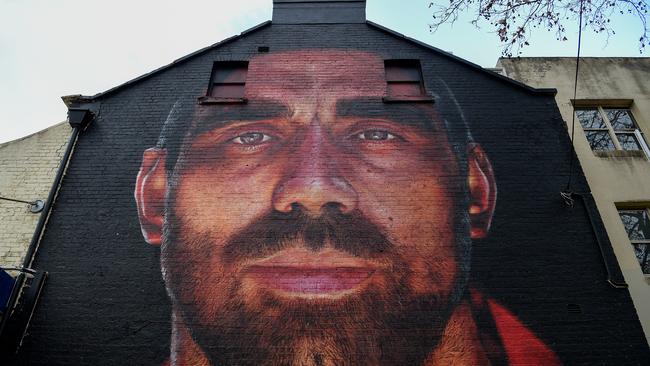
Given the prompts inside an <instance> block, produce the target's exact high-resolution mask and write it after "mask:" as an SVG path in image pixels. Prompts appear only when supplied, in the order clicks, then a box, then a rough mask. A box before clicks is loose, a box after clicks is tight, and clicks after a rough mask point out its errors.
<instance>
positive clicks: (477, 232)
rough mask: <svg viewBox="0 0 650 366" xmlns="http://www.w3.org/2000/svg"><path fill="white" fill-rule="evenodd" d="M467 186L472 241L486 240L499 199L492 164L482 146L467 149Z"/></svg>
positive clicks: (472, 146)
mask: <svg viewBox="0 0 650 366" xmlns="http://www.w3.org/2000/svg"><path fill="white" fill-rule="evenodd" d="M467 168H468V169H467V185H468V187H469V218H470V233H471V237H472V239H480V238H484V237H485V236H486V235H487V233H488V231H489V230H490V223H491V222H492V214H493V213H494V206H495V204H496V198H497V186H496V182H495V181H494V173H493V171H492V164H490V160H488V158H487V155H486V154H485V152H484V151H483V149H482V148H481V146H480V145H478V144H476V143H470V144H469V145H468V147H467Z"/></svg>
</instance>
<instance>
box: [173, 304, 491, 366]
mask: <svg viewBox="0 0 650 366" xmlns="http://www.w3.org/2000/svg"><path fill="white" fill-rule="evenodd" d="M171 341H172V342H171V359H170V364H171V365H178V366H180V365H196V366H210V362H209V360H208V358H207V357H206V356H205V354H204V353H203V351H202V350H201V348H200V347H199V346H198V345H197V344H196V343H195V342H194V340H193V339H192V337H191V335H190V333H189V330H188V329H187V326H186V325H185V323H184V322H183V320H182V318H180V317H179V316H178V315H177V314H176V313H174V315H173V316H172V340H171ZM452 364H453V365H472V366H476V365H489V364H490V362H489V360H488V358H487V357H486V355H485V352H484V350H483V348H482V346H481V342H480V336H479V332H478V328H477V326H476V322H475V321H474V317H473V315H472V310H471V307H470V305H469V303H468V302H467V301H463V302H462V303H461V304H460V305H458V306H457V307H456V309H455V310H454V312H453V313H452V315H451V317H450V318H449V322H448V323H447V326H446V327H445V331H444V333H443V336H442V338H441V341H440V344H439V345H438V347H437V348H436V349H435V350H434V351H433V352H431V354H429V356H428V357H427V359H426V361H425V362H424V363H423V366H438V365H452Z"/></svg>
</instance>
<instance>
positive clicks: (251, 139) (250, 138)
mask: <svg viewBox="0 0 650 366" xmlns="http://www.w3.org/2000/svg"><path fill="white" fill-rule="evenodd" d="M270 139H271V136H269V135H267V134H264V133H261V132H248V133H245V134H242V135H239V136H237V137H235V138H234V139H232V142H234V143H236V144H240V145H259V144H261V143H263V142H266V141H269V140H270Z"/></svg>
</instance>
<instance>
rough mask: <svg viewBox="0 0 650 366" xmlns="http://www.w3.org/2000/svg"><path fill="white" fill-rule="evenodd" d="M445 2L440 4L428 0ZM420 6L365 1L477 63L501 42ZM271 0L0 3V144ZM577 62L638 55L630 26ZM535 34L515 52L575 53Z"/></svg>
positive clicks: (587, 49) (240, 25) (423, 2)
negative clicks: (67, 99) (434, 28)
mask: <svg viewBox="0 0 650 366" xmlns="http://www.w3.org/2000/svg"><path fill="white" fill-rule="evenodd" d="M437 1H448V0H437ZM428 3H429V1H428V0H367V18H368V19H369V20H372V21H374V22H376V23H379V24H381V25H383V26H386V27H388V28H391V29H393V30H395V31H398V32H400V33H403V34H405V35H407V36H409V37H413V38H416V39H418V40H420V41H423V42H426V43H429V44H431V45H433V46H435V47H438V48H441V49H443V50H446V51H449V52H453V53H454V54H455V55H457V56H460V57H462V58H465V59H467V60H469V61H471V62H474V63H476V64H479V65H481V66H484V67H492V66H494V64H495V63H496V61H497V58H498V57H499V56H500V54H501V53H500V46H499V43H498V39H497V37H496V35H494V34H493V33H490V31H491V30H492V28H491V27H490V26H489V25H486V26H485V27H484V28H483V29H481V30H477V29H476V28H475V27H474V26H472V25H471V24H469V18H468V19H461V20H459V21H458V22H457V23H456V24H455V25H453V27H452V26H447V27H445V29H441V30H439V31H438V32H437V33H434V34H431V33H429V27H428V24H429V22H430V19H431V12H430V10H429V9H428ZM271 7H272V0H237V1H232V0H229V1H226V0H212V1H203V0H201V1H199V0H196V1H194V0H186V1H165V0H112V1H99V0H0V142H5V141H9V140H13V139H16V138H19V137H22V136H25V135H28V134H31V133H33V132H36V131H39V130H42V129H44V128H47V127H49V126H51V125H54V124H56V123H58V122H61V121H63V120H65V118H66V107H65V106H64V104H63V102H62V101H61V99H60V97H61V96H63V95H69V94H84V95H93V94H96V93H98V92H102V91H104V90H107V89H110V88H111V87H114V86H116V85H119V84H121V83H123V82H125V81H128V80H130V79H133V78H135V77H137V76H139V75H141V74H144V73H147V72H149V71H151V70H153V69H155V68H158V67H160V66H162V65H166V64H168V63H170V62H172V61H173V60H175V59H177V58H180V57H182V56H184V55H186V54H188V53H191V52H193V51H195V50H198V49H200V48H203V47H206V46H208V45H211V44H213V43H216V42H218V41H220V40H222V39H224V38H226V37H230V36H232V35H236V34H239V33H240V32H241V31H243V30H245V29H248V28H250V27H252V26H254V25H257V24H259V23H261V22H263V21H266V20H270V19H271ZM614 25H615V26H617V28H616V35H615V36H613V37H612V38H610V39H609V41H608V42H605V39H604V38H602V37H596V36H594V35H593V33H592V32H583V40H582V51H581V55H582V56H619V57H621V56H630V57H633V56H639V52H638V48H637V42H636V41H637V39H638V38H639V35H638V30H639V25H638V23H637V21H636V20H634V19H632V18H627V19H626V18H624V19H623V20H622V21H620V20H615V23H614ZM575 29H577V26H576V27H574V31H573V32H568V37H569V38H570V40H569V41H568V42H556V41H555V36H554V35H553V34H552V32H546V31H544V30H537V33H533V35H532V42H531V43H532V45H531V46H530V47H529V48H528V49H526V50H525V52H524V54H523V55H522V56H575V53H576V35H577V33H576V32H575Z"/></svg>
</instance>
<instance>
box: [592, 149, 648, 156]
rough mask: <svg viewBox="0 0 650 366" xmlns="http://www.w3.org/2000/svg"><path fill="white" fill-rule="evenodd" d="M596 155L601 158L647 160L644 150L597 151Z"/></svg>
mask: <svg viewBox="0 0 650 366" xmlns="http://www.w3.org/2000/svg"><path fill="white" fill-rule="evenodd" d="M594 155H596V156H597V157H599V158H645V157H646V156H645V153H644V152H643V150H596V151H594Z"/></svg>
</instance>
